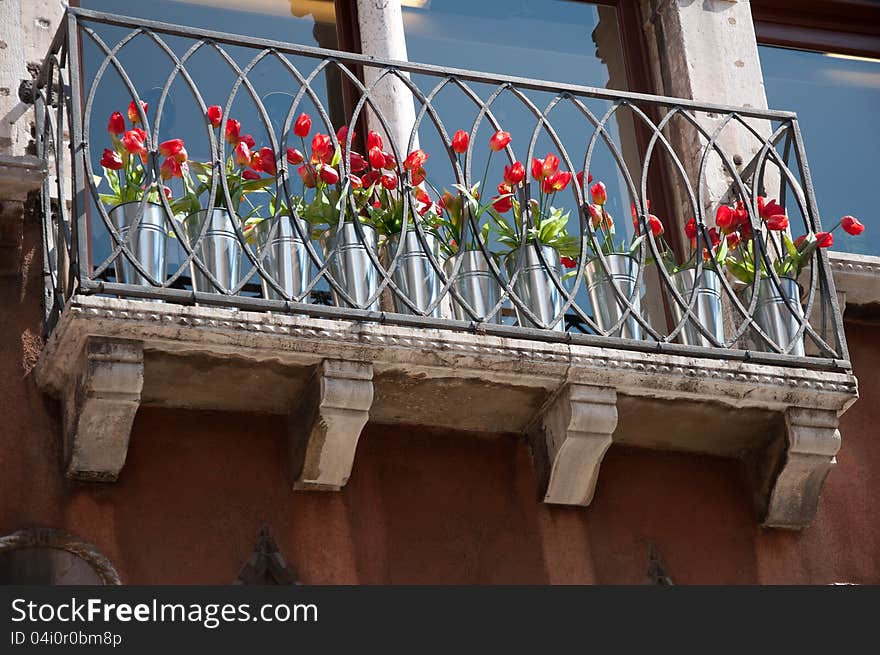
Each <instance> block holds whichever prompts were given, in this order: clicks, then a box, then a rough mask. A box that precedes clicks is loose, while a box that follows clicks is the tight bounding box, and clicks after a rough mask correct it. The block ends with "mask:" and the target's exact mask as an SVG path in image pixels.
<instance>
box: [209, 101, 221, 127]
mask: <svg viewBox="0 0 880 655" xmlns="http://www.w3.org/2000/svg"><path fill="white" fill-rule="evenodd" d="M208 120H209V121H211V127H213V128H214V129H217V128H218V127H220V123H221V121H222V120H223V110H222V109H221V108H220V105H211V106H210V107H208Z"/></svg>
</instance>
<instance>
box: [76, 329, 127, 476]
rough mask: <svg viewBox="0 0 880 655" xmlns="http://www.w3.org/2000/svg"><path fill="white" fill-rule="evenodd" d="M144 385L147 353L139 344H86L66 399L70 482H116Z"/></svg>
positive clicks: (112, 341)
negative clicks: (72, 479)
mask: <svg viewBox="0 0 880 655" xmlns="http://www.w3.org/2000/svg"><path fill="white" fill-rule="evenodd" d="M143 384H144V353H143V346H142V344H141V343H140V342H138V341H129V340H125V339H97V338H89V339H87V340H86V342H85V346H84V348H83V351H82V355H81V358H80V361H79V365H78V366H77V368H76V369H75V373H74V374H73V376H72V377H71V379H69V380H68V381H67V388H66V392H65V394H64V397H63V412H64V419H63V420H64V454H65V472H66V474H67V476H68V477H70V478H75V479H78V480H101V481H113V480H116V478H117V477H118V476H119V472H120V471H121V470H122V467H123V465H124V464H125V457H126V455H127V453H128V439H129V436H130V434H131V425H132V423H133V422H134V416H135V414H136V413H137V410H138V407H139V406H140V401H141V390H142V388H143Z"/></svg>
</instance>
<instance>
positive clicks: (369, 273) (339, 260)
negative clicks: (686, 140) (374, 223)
mask: <svg viewBox="0 0 880 655" xmlns="http://www.w3.org/2000/svg"><path fill="white" fill-rule="evenodd" d="M360 230H362V231H363V237H361V235H360V234H359V228H358V226H357V225H355V224H354V223H343V225H342V229H341V230H338V229H337V228H336V227H335V226H333V227H331V228H330V230H329V232H328V233H327V234H326V235H324V237H323V238H322V239H321V246H322V247H323V249H324V257H325V258H326V259H327V264H328V269H329V271H330V275H332V276H333V279H334V280H335V281H336V283H337V284H338V285H339V286H340V287H342V289H343V290H344V291H345V293H347V294H348V296H349V297H350V298H351V299H352V300H353V301H354V305H352V304H351V303H349V302H347V301H346V300H344V299H343V298H342V296H340V295H339V293H338V292H337V291H336V289H333V288H332V286H331V290H332V294H333V302H334V303H335V304H336V305H337V306H339V307H352V306H354V307H356V308H358V309H366V310H368V311H372V312H378V311H379V298H378V294H377V289H378V288H379V284H378V280H379V271H378V270H376V266H375V265H374V264H373V261H372V260H371V259H370V255H369V252H368V250H369V251H372V252H373V253H374V255H375V253H376V243H377V238H376V230H375V229H374V228H373V227H371V226H369V225H364V224H361V226H360ZM370 298H374V300H373V301H372V302H370V303H369V304H367V301H368V300H369V299H370Z"/></svg>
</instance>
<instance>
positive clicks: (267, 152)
mask: <svg viewBox="0 0 880 655" xmlns="http://www.w3.org/2000/svg"><path fill="white" fill-rule="evenodd" d="M256 155H257V158H258V161H259V162H260V170H261V171H263V172H264V173H266V174H268V175H276V174H277V173H278V166H277V165H276V164H275V152H274V151H273V150H272V148H260V149H259V150H258V151H257V153H256Z"/></svg>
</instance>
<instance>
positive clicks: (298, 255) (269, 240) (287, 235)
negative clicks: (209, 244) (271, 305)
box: [253, 216, 311, 303]
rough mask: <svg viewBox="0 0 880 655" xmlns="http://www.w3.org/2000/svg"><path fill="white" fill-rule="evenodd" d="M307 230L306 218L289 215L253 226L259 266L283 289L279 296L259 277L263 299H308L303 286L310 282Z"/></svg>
mask: <svg viewBox="0 0 880 655" xmlns="http://www.w3.org/2000/svg"><path fill="white" fill-rule="evenodd" d="M310 230H311V226H310V225H309V223H308V222H307V221H304V220H303V219H301V218H293V217H291V216H278V217H277V218H269V219H266V220H264V221H261V222H260V223H258V224H257V225H256V227H254V231H253V240H254V243H255V245H256V251H257V255H258V256H259V257H260V258H261V263H262V266H263V268H264V269H265V270H266V273H267V274H268V275H269V276H270V277H271V278H272V279H273V280H274V281H275V282H276V283H277V284H278V286H280V287H281V288H282V289H283V290H284V294H283V295H282V294H280V293H279V292H278V291H277V290H276V289H275V287H273V286H272V285H271V284H269V283H268V282H267V281H266V280H262V285H263V297H264V298H269V299H270V300H287V299H288V298H290V299H292V300H294V301H296V302H305V303H307V302H309V296H308V295H307V294H306V288H307V287H308V286H309V282H310V281H311V276H310V271H311V260H310V259H309V253H308V239H309V233H310ZM303 235H304V236H305V239H304V238H303Z"/></svg>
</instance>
